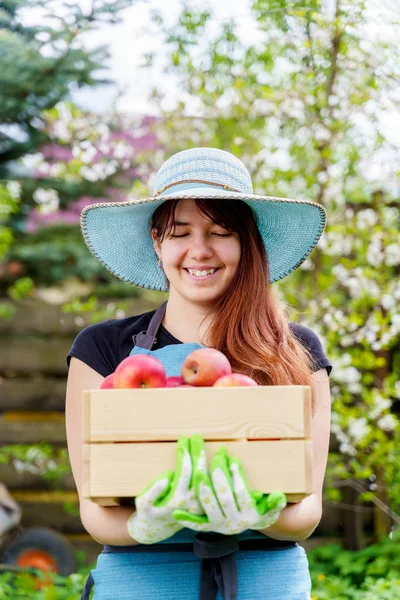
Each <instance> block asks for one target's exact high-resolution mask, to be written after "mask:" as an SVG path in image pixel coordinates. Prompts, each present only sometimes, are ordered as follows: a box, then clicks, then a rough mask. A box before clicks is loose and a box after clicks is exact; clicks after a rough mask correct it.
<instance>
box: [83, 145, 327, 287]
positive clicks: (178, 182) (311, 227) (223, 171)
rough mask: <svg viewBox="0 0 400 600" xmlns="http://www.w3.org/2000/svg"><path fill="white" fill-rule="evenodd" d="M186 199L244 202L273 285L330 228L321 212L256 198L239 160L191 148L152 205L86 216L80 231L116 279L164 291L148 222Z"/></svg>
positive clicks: (88, 211)
mask: <svg viewBox="0 0 400 600" xmlns="http://www.w3.org/2000/svg"><path fill="white" fill-rule="evenodd" d="M184 198H188V199H193V200H194V199H197V198H205V199H215V200H225V201H226V200H229V201H232V202H234V201H235V200H242V201H243V202H246V204H248V205H249V206H250V208H251V209H252V210H253V213H254V215H255V219H256V223H257V226H258V229H259V231H260V234H261V237H262V239H263V242H264V244H265V248H266V250H267V254H268V260H269V268H270V281H271V283H273V282H275V281H278V280H279V279H282V278H283V277H285V276H286V275H289V273H292V271H294V270H295V269H297V267H299V266H300V265H301V264H302V263H303V262H304V261H305V259H306V258H307V256H308V255H309V254H310V252H311V251H312V249H313V248H314V247H315V246H316V244H317V242H318V240H319V238H320V237H321V235H322V232H323V230H324V228H325V225H326V212H325V209H324V208H323V206H321V205H320V204H316V203H314V202H309V201H307V200H290V199H288V198H274V197H271V196H257V195H255V194H253V185H252V182H251V177H250V174H249V172H248V171H247V169H246V167H245V166H244V165H243V163H242V162H241V161H240V160H239V159H238V158H236V157H235V156H233V155H232V154H230V153H229V152H225V151H224V150H218V149H215V148H192V149H190V150H184V151H182V152H178V153H177V154H174V155H173V156H171V158H169V159H168V160H167V161H166V162H165V163H164V164H163V165H162V166H161V168H160V170H159V171H158V173H157V175H156V177H155V181H154V189H153V196H152V197H151V198H145V199H141V200H128V201H126V202H106V203H101V204H92V205H90V206H86V208H84V209H83V211H82V215H81V228H82V233H83V237H84V239H85V242H86V244H87V246H88V248H89V250H90V252H91V253H92V254H93V256H95V257H96V258H97V259H98V260H99V261H100V262H101V263H102V264H103V265H104V266H105V267H106V269H108V270H109V271H111V273H113V274H114V275H115V276H116V277H118V278H119V279H122V280H123V281H127V282H129V283H131V284H133V285H136V286H139V287H143V288H148V289H153V290H160V291H167V290H168V282H167V281H166V279H165V274H164V272H163V270H162V268H161V267H160V266H159V263H158V259H157V255H156V253H155V251H154V247H153V242H152V238H151V229H150V223H151V217H152V215H153V213H154V211H155V210H156V208H157V207H158V206H160V204H162V203H163V202H168V200H178V199H184Z"/></svg>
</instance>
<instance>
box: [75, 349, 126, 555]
mask: <svg viewBox="0 0 400 600" xmlns="http://www.w3.org/2000/svg"><path fill="white" fill-rule="evenodd" d="M103 379H104V377H102V376H101V375H99V373H97V372H96V371H94V370H93V369H91V368H90V367H88V366H87V365H86V364H85V363H83V362H82V361H80V360H78V359H77V358H74V357H73V358H72V359H71V364H70V369H69V374H68V382H67V396H66V407H65V416H66V428H67V443H68V453H69V460H70V463H71V468H72V474H73V477H74V480H75V485H76V489H77V491H78V495H79V507H80V516H81V520H82V524H83V526H84V528H85V529H86V531H87V532H88V533H89V534H90V535H91V536H92V537H93V539H95V540H96V541H97V542H99V543H100V544H111V545H115V546H132V545H134V544H136V543H137V542H136V541H135V540H133V539H132V538H131V536H130V535H129V533H128V529H127V521H128V518H129V517H130V516H131V514H132V513H133V512H134V510H133V508H130V507H127V506H112V507H107V506H99V505H98V504H96V503H95V502H92V501H91V500H89V499H88V498H83V496H82V492H81V489H82V488H81V486H82V477H81V468H82V392H83V390H89V389H98V388H99V387H100V385H101V382H102V381H103Z"/></svg>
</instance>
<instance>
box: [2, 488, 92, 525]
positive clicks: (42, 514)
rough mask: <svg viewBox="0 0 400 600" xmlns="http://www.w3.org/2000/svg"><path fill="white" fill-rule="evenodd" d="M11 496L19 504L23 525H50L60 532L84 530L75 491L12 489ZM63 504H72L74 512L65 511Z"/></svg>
mask: <svg viewBox="0 0 400 600" xmlns="http://www.w3.org/2000/svg"><path fill="white" fill-rule="evenodd" d="M12 496H13V498H14V499H15V500H16V501H17V502H18V504H19V505H20V506H21V509H22V526H23V527H51V528H52V529H55V530H56V531H59V532H60V533H66V532H70V533H80V532H82V531H84V527H83V525H82V521H81V519H80V516H79V501H78V494H77V493H76V492H58V491H54V492H43V491H37V490H13V492H12ZM65 504H68V505H69V506H71V507H72V506H73V507H74V509H75V510H74V512H75V514H70V512H67V511H66V509H65V506H64V505H65Z"/></svg>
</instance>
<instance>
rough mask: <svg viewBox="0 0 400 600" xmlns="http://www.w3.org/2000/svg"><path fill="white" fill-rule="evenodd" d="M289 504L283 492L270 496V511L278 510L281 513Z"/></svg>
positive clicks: (272, 493) (273, 493) (268, 504)
mask: <svg viewBox="0 0 400 600" xmlns="http://www.w3.org/2000/svg"><path fill="white" fill-rule="evenodd" d="M286 504H287V498H286V496H285V494H284V493H283V492H271V493H270V494H268V498H267V506H268V511H270V510H277V511H281V510H283V509H284V508H285V506H286Z"/></svg>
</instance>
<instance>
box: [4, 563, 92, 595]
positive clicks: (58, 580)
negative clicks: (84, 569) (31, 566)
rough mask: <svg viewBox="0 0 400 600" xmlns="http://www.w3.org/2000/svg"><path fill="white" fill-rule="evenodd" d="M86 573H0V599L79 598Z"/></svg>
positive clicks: (35, 571) (34, 571) (33, 571)
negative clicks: (64, 574)
mask: <svg viewBox="0 0 400 600" xmlns="http://www.w3.org/2000/svg"><path fill="white" fill-rule="evenodd" d="M85 579H86V574H83V573H73V574H72V575H69V576H68V577H61V576H60V575H55V574H53V573H49V574H47V573H46V574H42V573H41V572H39V571H37V570H32V573H31V572H26V573H12V572H10V573H0V600H10V598H12V599H13V600H26V599H27V598H29V599H30V600H79V598H80V597H81V594H82V589H83V586H84V584H85Z"/></svg>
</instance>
